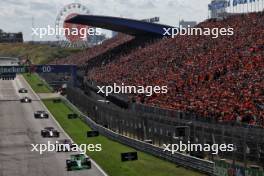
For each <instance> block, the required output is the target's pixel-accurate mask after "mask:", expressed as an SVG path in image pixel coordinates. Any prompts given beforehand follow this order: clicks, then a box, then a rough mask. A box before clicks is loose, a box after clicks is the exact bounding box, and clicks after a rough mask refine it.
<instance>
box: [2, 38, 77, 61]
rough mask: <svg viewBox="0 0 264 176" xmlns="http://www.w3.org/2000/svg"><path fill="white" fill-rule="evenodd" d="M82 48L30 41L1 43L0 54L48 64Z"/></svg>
mask: <svg viewBox="0 0 264 176" xmlns="http://www.w3.org/2000/svg"><path fill="white" fill-rule="evenodd" d="M79 51H81V49H75V48H59V47H56V46H50V45H44V44H43V45H42V44H30V43H1V44H0V55H1V56H7V57H19V58H23V59H30V60H31V61H32V63H34V64H47V63H49V62H51V61H53V60H54V59H56V58H58V59H60V58H65V57H67V56H69V55H71V54H73V53H77V52H79Z"/></svg>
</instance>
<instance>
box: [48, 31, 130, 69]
mask: <svg viewBox="0 0 264 176" xmlns="http://www.w3.org/2000/svg"><path fill="white" fill-rule="evenodd" d="M132 39H133V37H132V36H129V35H125V34H121V33H120V34H118V35H117V36H116V37H114V38H111V39H108V40H105V41H104V42H103V43H102V44H101V45H97V46H95V47H93V48H88V49H86V50H85V51H83V52H78V53H76V54H73V55H70V56H68V57H66V58H63V59H57V60H54V61H53V62H52V63H53V64H76V65H84V64H85V63H86V62H88V61H89V60H91V59H93V58H95V57H97V56H99V55H101V54H103V53H105V52H107V51H109V50H111V49H114V48H116V47H117V46H119V45H122V44H124V43H127V42H128V41H130V40H132Z"/></svg>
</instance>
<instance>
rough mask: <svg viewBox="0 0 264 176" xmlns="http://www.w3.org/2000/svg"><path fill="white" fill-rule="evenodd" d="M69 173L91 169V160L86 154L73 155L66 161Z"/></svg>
mask: <svg viewBox="0 0 264 176" xmlns="http://www.w3.org/2000/svg"><path fill="white" fill-rule="evenodd" d="M66 166H67V171H74V170H84V169H91V167H92V166H91V160H90V158H89V157H87V156H85V155H84V154H77V155H71V158H70V159H68V160H66Z"/></svg>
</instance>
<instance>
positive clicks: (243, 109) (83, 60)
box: [58, 13, 264, 126]
mask: <svg viewBox="0 0 264 176" xmlns="http://www.w3.org/2000/svg"><path fill="white" fill-rule="evenodd" d="M263 21H264V16H263V13H251V14H244V15H236V16H231V17H229V18H227V19H224V20H222V21H215V20H208V21H205V22H203V23H201V24H199V26H200V27H210V28H213V27H227V26H229V27H233V28H234V30H235V35H234V36H230V37H219V38H218V39H212V38H210V37H205V36H179V37H177V38H174V39H171V38H164V39H161V40H160V41H157V42H154V43H152V42H150V43H148V44H147V46H143V45H142V46H141V45H140V44H138V43H140V42H141V43H143V42H142V40H141V41H140V42H138V43H136V44H131V40H132V38H133V37H130V36H128V35H124V34H120V35H119V36H117V37H115V38H113V39H110V40H108V41H106V42H105V43H103V44H102V45H100V46H97V47H95V48H93V49H88V50H86V51H85V52H83V53H79V54H77V55H73V56H71V57H70V58H66V59H64V60H61V61H58V62H59V63H70V62H74V63H75V64H79V65H80V66H81V65H83V64H86V66H85V67H83V66H82V68H85V69H86V73H87V74H86V79H87V80H92V81H95V82H97V83H99V84H105V85H110V84H113V83H119V84H121V83H125V84H127V85H142V84H145V85H169V92H168V94H167V95H154V96H152V97H146V96H142V95H131V96H130V97H131V98H133V99H136V100H137V102H138V103H144V104H147V105H151V106H159V107H162V108H168V109H174V110H181V111H190V112H195V113H198V114H199V115H201V116H203V117H204V118H209V117H211V118H212V117H213V118H216V119H218V120H219V121H234V122H246V123H249V124H252V125H262V126H263V125H264V120H263V119H264V114H263V106H264V87H263V85H264V83H263V78H262V76H261V75H263V74H264V73H263V69H262V68H263V66H264V60H263V44H264V43H263V42H264V41H263V38H264V33H263V31H262V29H263ZM252 26H255V27H254V28H252ZM261 36H262V37H261ZM124 43H129V45H126V44H124ZM124 45H125V48H127V46H129V48H130V49H129V50H128V49H124ZM120 46H123V47H120ZM117 48H120V49H119V52H117V53H118V54H115V53H116V50H118V49H117ZM127 50H128V51H127ZM107 51H108V52H107ZM106 53H107V56H106ZM100 55H101V56H100ZM73 58H74V59H73ZM93 58H94V59H93Z"/></svg>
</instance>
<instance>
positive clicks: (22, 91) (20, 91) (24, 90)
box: [18, 88, 28, 93]
mask: <svg viewBox="0 0 264 176" xmlns="http://www.w3.org/2000/svg"><path fill="white" fill-rule="evenodd" d="M18 93H28V90H27V89H26V88H21V89H19V90H18Z"/></svg>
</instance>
